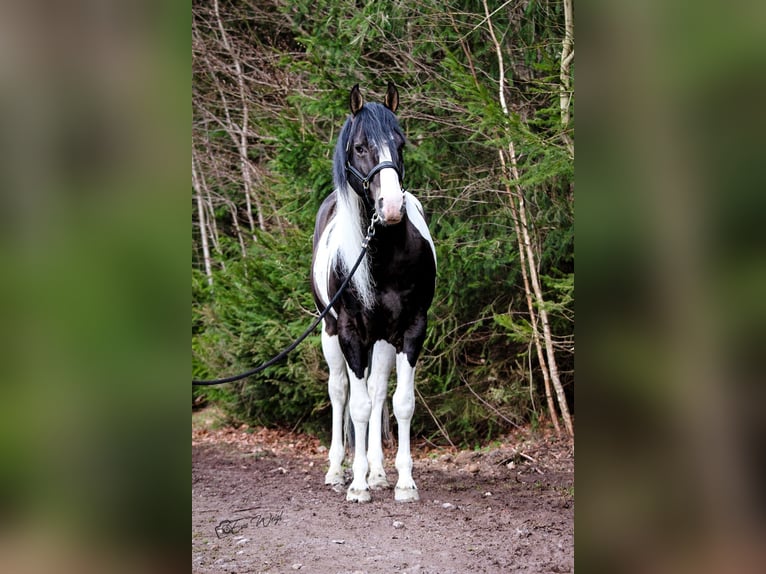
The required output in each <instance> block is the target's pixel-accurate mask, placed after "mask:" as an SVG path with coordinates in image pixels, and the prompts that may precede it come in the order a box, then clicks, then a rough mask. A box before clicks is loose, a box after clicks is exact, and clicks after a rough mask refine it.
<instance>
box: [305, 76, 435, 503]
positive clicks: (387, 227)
mask: <svg viewBox="0 0 766 574" xmlns="http://www.w3.org/2000/svg"><path fill="white" fill-rule="evenodd" d="M398 104H399V94H398V92H397V90H396V87H395V86H394V85H393V84H389V85H388V91H387V93H386V96H385V99H384V105H381V104H377V103H367V104H365V102H364V100H363V98H362V94H361V93H360V91H359V86H354V88H353V89H352V90H351V94H350V107H351V115H350V116H349V117H348V119H347V120H346V123H345V124H344V125H343V128H342V130H341V132H340V135H339V136H338V143H337V145H336V147H335V156H334V164H333V179H334V182H335V191H333V192H332V193H331V194H330V195H329V196H328V197H327V199H325V201H324V202H323V203H322V205H321V207H320V208H319V212H318V214H317V219H316V227H315V230H314V257H313V262H312V288H313V292H314V299H315V301H316V305H317V307H318V308H320V309H324V308H325V306H326V305H327V303H328V302H329V301H330V299H331V298H332V297H333V295H334V294H335V293H336V292H337V290H338V287H339V286H340V284H341V283H342V282H343V280H344V279H345V278H346V276H347V274H348V271H349V270H350V269H351V267H352V266H353V265H354V263H355V262H356V260H357V258H358V256H359V254H360V252H361V250H362V241H363V239H364V238H365V235H366V230H367V229H368V226H369V225H370V223H371V222H373V224H374V225H376V231H375V235H374V237H373V239H372V240H371V241H370V244H369V250H368V254H367V256H366V257H365V259H364V260H363V261H362V263H361V265H360V266H359V268H358V269H357V271H356V273H355V274H354V276H353V277H352V279H351V283H350V285H349V288H348V289H347V290H346V291H345V292H344V293H343V294H342V295H341V297H340V298H339V300H338V302H337V303H336V304H335V306H334V307H333V309H332V311H331V312H330V313H328V315H327V316H326V317H325V319H324V322H323V329H322V350H323V352H324V356H325V359H326V360H327V365H328V367H329V371H330V379H329V383H328V387H329V393H330V401H331V403H332V412H333V424H332V442H331V444H330V451H329V458H330V468H329V470H328V472H327V475H326V477H325V483H326V484H332V485H342V484H343V470H342V468H341V465H342V463H343V456H344V450H345V449H344V446H343V413H344V407H345V405H346V400H348V408H349V412H350V416H351V421H352V424H353V426H354V437H355V443H356V444H355V445H354V463H353V471H354V478H353V481H352V482H351V485H350V486H349V488H348V492H347V495H346V500H351V501H359V502H366V501H369V500H370V488H386V487H388V486H389V484H388V481H387V479H386V473H385V471H384V470H383V446H382V442H381V441H382V439H381V423H382V420H381V419H382V408H383V403H384V402H385V400H386V394H387V388H388V378H389V375H390V373H391V370H392V369H393V368H394V366H396V391H395V392H394V397H393V407H394V415H395V416H396V420H397V424H398V437H399V441H398V442H399V447H398V451H397V455H396V470H397V471H398V473H399V479H398V481H397V483H396V488H395V491H394V492H395V499H396V500H401V501H412V500H418V499H419V495H418V491H417V487H416V486H415V481H414V480H413V479H412V457H411V456H410V421H411V420H412V414H413V412H414V410H415V364H416V362H417V360H418V356H419V355H420V350H421V348H422V346H423V340H424V339H425V335H426V314H427V311H428V308H429V307H430V305H431V300H432V299H433V295H434V285H435V281H436V250H435V248H434V243H433V240H432V239H431V235H430V233H429V232H428V226H427V225H426V221H425V217H424V215H423V207H422V206H421V204H420V202H419V201H418V200H417V199H415V197H414V196H413V195H412V194H410V193H409V192H407V191H404V189H403V187H402V180H403V178H404V160H403V157H402V149H403V148H404V143H405V138H404V134H403V133H402V130H401V128H400V127H399V122H398V121H397V119H396V116H395V115H394V112H396V108H397V107H398ZM373 218H374V219H373ZM368 424H369V443H370V444H369V445H366V441H367V436H368V432H367V431H368ZM368 472H369V477H368Z"/></svg>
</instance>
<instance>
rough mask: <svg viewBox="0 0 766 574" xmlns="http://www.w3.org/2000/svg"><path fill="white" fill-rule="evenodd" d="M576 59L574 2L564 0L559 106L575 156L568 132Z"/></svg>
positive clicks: (562, 121)
mask: <svg viewBox="0 0 766 574" xmlns="http://www.w3.org/2000/svg"><path fill="white" fill-rule="evenodd" d="M573 59H574V10H573V6H572V0H564V40H563V42H562V46H561V75H560V80H561V83H560V84H559V105H560V107H561V127H562V128H564V131H563V132H562V137H563V138H564V143H565V144H566V146H567V149H568V150H569V154H570V155H572V156H574V144H573V143H572V139H571V138H570V137H569V135H568V134H567V132H566V129H567V126H568V125H569V107H570V104H571V102H572V84H571V80H570V78H569V70H570V66H571V64H572V60H573Z"/></svg>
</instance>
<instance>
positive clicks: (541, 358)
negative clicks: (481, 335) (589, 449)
mask: <svg viewBox="0 0 766 574" xmlns="http://www.w3.org/2000/svg"><path fill="white" fill-rule="evenodd" d="M498 154H499V155H500V163H501V164H502V166H503V173H505V174H506V183H505V190H506V192H507V193H508V202H509V204H510V206H511V216H512V217H513V227H514V229H515V231H516V240H517V242H518V245H519V260H520V261H521V277H522V279H523V281H524V295H525V296H526V299H527V309H528V310H529V318H530V323H531V324H532V340H533V342H534V344H535V349H536V350H537V362H538V363H539V364H540V371H541V372H542V374H543V382H544V383H545V400H546V402H547V404H548V413H549V414H550V416H551V421H552V422H553V427H554V428H555V429H556V434H557V435H558V434H561V426H559V417H558V415H557V414H556V405H555V404H553V395H552V394H551V378H550V375H549V373H548V365H547V363H546V361H545V355H544V354H543V347H542V345H541V344H540V331H538V329H537V313H536V312H535V306H534V304H533V302H532V290H531V289H530V287H529V277H528V273H527V256H526V250H525V249H524V246H523V244H522V240H521V225H520V224H519V213H518V210H517V209H516V203H515V201H514V199H513V193H512V192H511V188H510V185H509V184H508V181H510V179H511V178H510V171H509V169H508V167H507V164H506V161H505V154H503V150H502V149H500V150H498ZM530 371H531V365H530ZM530 386H531V381H530Z"/></svg>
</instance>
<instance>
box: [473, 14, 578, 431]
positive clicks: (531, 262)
mask: <svg viewBox="0 0 766 574" xmlns="http://www.w3.org/2000/svg"><path fill="white" fill-rule="evenodd" d="M482 4H483V6H484V14H485V16H486V20H487V27H488V29H489V34H490V37H491V38H492V43H493V45H494V47H495V52H496V54H497V62H498V67H499V69H500V72H499V78H498V82H499V85H500V86H499V90H498V92H499V99H500V107H501V108H502V110H503V114H504V115H505V116H508V115H509V112H508V104H507V103H506V100H505V63H504V60H503V50H502V48H501V46H500V42H498V40H497V36H495V30H494V27H493V26H492V18H491V14H490V12H489V7H488V6H487V0H482ZM505 129H506V132H508V128H507V127H506V128H505ZM507 135H508V156H509V159H510V164H511V166H510V169H511V176H512V179H513V181H514V182H515V186H516V191H517V194H516V196H517V197H516V199H517V201H518V212H517V215H518V220H519V227H520V228H521V239H520V241H521V242H522V243H523V245H522V246H520V252H521V251H522V250H523V251H525V253H526V268H527V269H528V270H529V278H530V282H531V284H532V291H533V293H534V297H535V302H536V303H537V308H538V310H539V313H540V322H541V324H542V328H543V340H544V341H545V350H546V355H547V359H548V360H547V367H548V371H549V375H550V380H551V382H552V383H553V388H554V390H555V391H556V397H557V399H558V404H559V409H560V410H561V418H562V419H563V420H564V426H565V427H566V429H567V432H568V433H569V435H570V436H571V435H573V434H574V429H573V427H572V418H571V416H570V415H569V407H568V406H567V402H566V396H565V395H564V389H563V387H562V386H561V380H560V379H559V373H558V366H557V364H556V356H555V353H554V350H553V339H552V337H551V329H550V323H549V321H548V313H547V311H546V310H545V305H544V303H545V300H544V299H543V293H542V289H541V288H540V281H539V278H538V276H537V263H536V260H535V254H534V251H533V250H532V243H531V241H530V238H529V225H528V221H529V220H528V218H527V211H526V202H525V199H524V194H523V193H522V190H521V186H520V184H519V180H520V178H519V171H518V167H517V164H516V150H515V148H514V145H513V140H512V139H511V138H510V134H509V133H508V134H507ZM511 202H513V195H511ZM525 289H526V293H527V296H529V285H525ZM535 332H537V331H536V330H535ZM541 368H542V369H543V370H544V369H545V366H544V365H543V363H541ZM549 406H550V405H549Z"/></svg>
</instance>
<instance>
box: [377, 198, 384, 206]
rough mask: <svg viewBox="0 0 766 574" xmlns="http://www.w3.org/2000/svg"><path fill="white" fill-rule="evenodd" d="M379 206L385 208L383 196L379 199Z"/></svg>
mask: <svg viewBox="0 0 766 574" xmlns="http://www.w3.org/2000/svg"><path fill="white" fill-rule="evenodd" d="M378 207H380V208H381V209H383V198H382V197H381V198H380V199H378Z"/></svg>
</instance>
